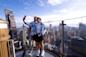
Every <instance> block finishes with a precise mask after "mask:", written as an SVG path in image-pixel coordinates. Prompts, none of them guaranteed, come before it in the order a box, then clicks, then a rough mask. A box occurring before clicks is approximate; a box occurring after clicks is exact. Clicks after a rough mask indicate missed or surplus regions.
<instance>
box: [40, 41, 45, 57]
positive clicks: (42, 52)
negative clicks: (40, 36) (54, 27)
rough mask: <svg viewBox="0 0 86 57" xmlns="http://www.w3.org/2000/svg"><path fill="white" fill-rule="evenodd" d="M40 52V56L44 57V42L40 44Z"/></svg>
mask: <svg viewBox="0 0 86 57" xmlns="http://www.w3.org/2000/svg"><path fill="white" fill-rule="evenodd" d="M40 50H41V56H44V54H45V51H44V42H43V40H42V41H41V42H40Z"/></svg>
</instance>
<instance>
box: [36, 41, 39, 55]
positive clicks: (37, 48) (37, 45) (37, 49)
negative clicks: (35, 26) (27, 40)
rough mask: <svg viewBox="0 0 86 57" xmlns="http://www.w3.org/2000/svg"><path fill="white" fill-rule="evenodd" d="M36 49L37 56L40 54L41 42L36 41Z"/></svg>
mask: <svg viewBox="0 0 86 57" xmlns="http://www.w3.org/2000/svg"><path fill="white" fill-rule="evenodd" d="M36 51H37V53H36V56H39V55H40V44H39V42H36Z"/></svg>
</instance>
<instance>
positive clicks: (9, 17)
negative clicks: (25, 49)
mask: <svg viewBox="0 0 86 57" xmlns="http://www.w3.org/2000/svg"><path fill="white" fill-rule="evenodd" d="M5 16H6V20H7V21H8V28H9V31H10V32H9V34H10V36H11V38H13V39H16V38H17V30H16V23H15V20H14V15H13V11H11V10H10V9H5Z"/></svg>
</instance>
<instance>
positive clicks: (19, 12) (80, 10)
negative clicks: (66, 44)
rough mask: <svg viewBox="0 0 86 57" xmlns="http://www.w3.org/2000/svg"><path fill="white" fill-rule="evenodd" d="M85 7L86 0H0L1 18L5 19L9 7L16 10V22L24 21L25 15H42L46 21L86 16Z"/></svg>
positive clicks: (30, 16) (29, 16)
mask: <svg viewBox="0 0 86 57" xmlns="http://www.w3.org/2000/svg"><path fill="white" fill-rule="evenodd" d="M85 7H86V0H0V18H3V19H5V16H4V9H5V8H8V9H11V10H13V11H14V15H15V20H16V23H19V21H20V23H22V17H23V16H24V15H27V16H28V17H27V19H28V18H31V19H32V18H33V16H40V17H41V18H42V20H43V21H44V22H47V21H57V20H62V19H67V18H74V17H80V16H86V13H85V12H86V8H85ZM80 21H81V20H79V22H80ZM53 23H54V24H56V23H57V22H53ZM58 23H59V21H58ZM66 23H68V24H69V23H70V22H69V21H68V22H66ZM84 23H85V22H84Z"/></svg>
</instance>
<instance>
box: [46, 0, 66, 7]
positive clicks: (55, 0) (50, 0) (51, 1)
mask: <svg viewBox="0 0 86 57" xmlns="http://www.w3.org/2000/svg"><path fill="white" fill-rule="evenodd" d="M64 1H67V0H48V2H47V3H48V4H50V5H52V6H56V5H59V4H62V3H63V2H64Z"/></svg>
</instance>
